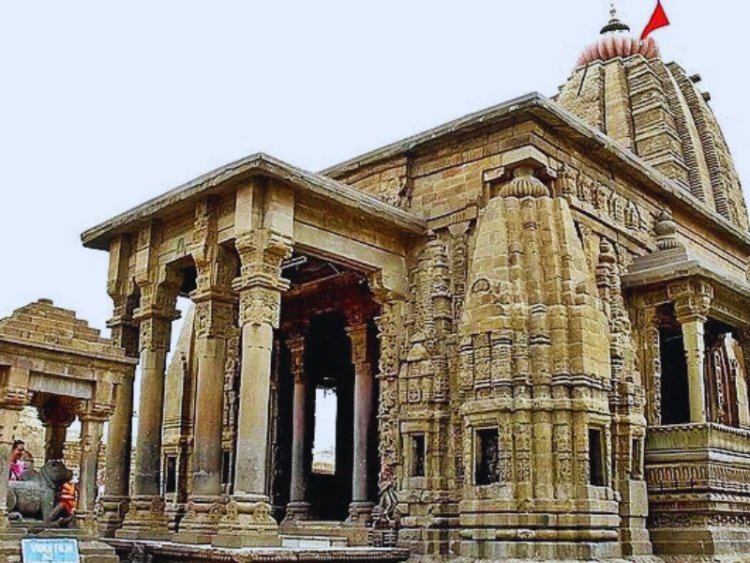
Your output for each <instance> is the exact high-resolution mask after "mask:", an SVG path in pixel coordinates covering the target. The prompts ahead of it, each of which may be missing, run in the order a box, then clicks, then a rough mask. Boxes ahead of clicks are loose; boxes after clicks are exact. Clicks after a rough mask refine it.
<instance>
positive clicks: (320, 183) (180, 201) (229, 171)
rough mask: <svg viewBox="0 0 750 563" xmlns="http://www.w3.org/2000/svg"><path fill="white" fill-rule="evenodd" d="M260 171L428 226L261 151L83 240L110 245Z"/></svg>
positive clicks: (402, 225) (398, 224)
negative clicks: (144, 225)
mask: <svg viewBox="0 0 750 563" xmlns="http://www.w3.org/2000/svg"><path fill="white" fill-rule="evenodd" d="M257 175H261V176H267V177H270V178H274V179H276V180H279V181H281V182H284V183H286V184H287V185H290V186H292V187H293V188H295V189H298V190H304V191H307V192H308V193H311V194H313V195H315V196H317V197H318V198H320V199H322V200H327V201H329V202H333V203H337V204H339V205H341V206H343V207H344V208H347V209H350V210H352V211H353V212H354V211H356V212H358V213H362V214H365V215H367V216H369V217H371V218H373V219H375V220H376V221H379V222H380V223H382V224H384V225H386V226H387V227H390V228H393V229H395V230H397V231H401V232H404V233H407V234H417V235H421V234H424V233H425V232H426V230H427V227H426V223H425V221H424V220H422V219H420V218H418V217H416V216H414V215H412V214H411V213H408V212H406V211H403V210H401V209H398V208H397V207H394V206H392V205H388V204H387V203H384V202H382V201H380V200H379V199H376V198H374V197H372V196H369V195H367V194H365V193H363V192H361V191H360V190H357V189H355V188H353V187H351V186H348V185H347V184H344V183H342V182H338V181H336V180H333V179H331V178H328V177H326V176H323V175H321V174H315V173H313V172H307V171H305V170H302V169H300V168H296V167H294V166H292V165H291V164H287V163H286V162H283V161H281V160H278V159H275V158H273V157H271V156H269V155H267V154H263V153H257V154H254V155H251V156H248V157H246V158H243V159H241V160H238V161H235V162H232V163H230V164H227V165H225V166H222V167H221V168H217V169H216V170H214V171H212V172H209V173H208V174H204V175H203V176H200V177H198V178H196V179H195V180H192V181H191V182H188V183H186V184H183V185H181V186H178V187H176V188H174V189H173V190H170V191H168V192H166V193H164V194H162V195H160V196H158V197H156V198H154V199H152V200H150V201H147V202H146V203H143V204H141V205H139V206H138V207H134V208H133V209H131V210H130V211H126V212H125V213H122V214H120V215H118V216H116V217H114V218H113V219H110V220H109V221H105V222H104V223H101V224H100V225H97V226H96V227H93V228H91V229H88V230H87V231H85V232H84V233H83V234H82V235H81V239H82V240H83V245H84V246H86V247H88V248H97V249H100V250H107V249H108V248H109V242H110V240H111V239H112V238H114V237H115V236H117V235H119V234H122V233H125V232H131V231H133V230H134V229H135V228H137V227H138V226H139V225H141V224H143V223H145V222H146V221H150V220H152V219H158V218H160V217H163V216H164V215H166V214H167V213H169V212H170V211H172V210H174V209H178V208H180V207H182V206H184V205H185V204H187V203H191V202H194V201H197V200H198V199H200V198H201V197H205V196H207V195H212V194H217V193H221V192H222V190H223V189H225V188H226V187H227V186H228V185H231V184H232V183H235V182H237V181H241V180H244V179H247V178H250V177H252V176H257Z"/></svg>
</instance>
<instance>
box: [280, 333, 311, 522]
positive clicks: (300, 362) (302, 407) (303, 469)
mask: <svg viewBox="0 0 750 563" xmlns="http://www.w3.org/2000/svg"><path fill="white" fill-rule="evenodd" d="M286 345H287V348H289V352H290V354H291V364H292V365H291V371H292V377H294V399H293V405H292V409H293V414H292V479H291V485H290V490H289V504H287V507H286V517H285V518H284V523H285V524H293V523H295V522H297V521H299V520H307V519H308V518H309V515H310V503H309V502H307V471H308V467H307V463H306V455H305V432H306V430H305V422H306V419H307V413H306V406H307V375H306V374H305V337H304V336H303V335H302V334H294V335H292V336H290V337H289V338H287V341H286Z"/></svg>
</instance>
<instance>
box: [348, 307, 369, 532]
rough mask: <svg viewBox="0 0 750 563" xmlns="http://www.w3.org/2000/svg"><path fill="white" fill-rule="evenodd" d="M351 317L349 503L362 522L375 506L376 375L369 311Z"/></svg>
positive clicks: (353, 515)
mask: <svg viewBox="0 0 750 563" xmlns="http://www.w3.org/2000/svg"><path fill="white" fill-rule="evenodd" d="M347 320H348V323H349V326H348V327H347V329H346V333H347V335H348V336H349V339H350V340H351V343H352V364H354V470H353V472H352V503H351V505H349V519H348V520H347V522H349V523H350V524H352V525H360V526H361V525H366V524H367V523H369V521H370V520H371V517H372V509H373V508H374V506H375V504H374V503H373V502H372V501H371V500H370V498H369V496H368V488H369V487H368V485H369V481H370V474H369V472H370V467H369V463H368V462H369V448H370V437H371V435H372V422H373V407H374V399H375V378H374V377H373V373H372V366H371V364H370V354H369V351H368V346H367V344H368V341H367V321H368V319H367V316H366V311H364V310H355V311H353V312H352V314H350V315H349V318H348V319H347Z"/></svg>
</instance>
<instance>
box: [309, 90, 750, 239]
mask: <svg viewBox="0 0 750 563" xmlns="http://www.w3.org/2000/svg"><path fill="white" fill-rule="evenodd" d="M529 118H532V119H535V120H537V121H539V122H541V123H543V124H546V125H548V126H549V127H551V128H552V129H554V130H555V131H556V132H557V133H559V134H560V135H561V136H562V137H567V138H568V139H570V140H572V141H574V142H575V143H576V144H578V145H579V146H581V147H582V148H583V149H584V150H585V151H586V153H587V154H588V155H589V156H590V157H591V159H592V160H595V161H597V162H600V163H603V164H608V165H610V166H611V167H612V168H614V169H617V170H619V171H620V172H622V173H623V174H624V175H626V176H629V177H631V178H633V179H634V180H635V181H636V182H639V183H641V184H642V185H643V186H645V187H648V188H649V189H651V190H652V191H653V193H655V194H658V195H661V196H662V197H664V198H665V199H666V200H667V201H669V202H670V203H671V204H673V205H676V206H679V207H680V208H682V209H685V210H686V211H688V213H690V214H692V215H694V216H698V217H700V218H702V219H707V220H709V221H710V223H711V224H712V225H714V226H715V227H716V228H717V230H719V231H721V232H722V233H723V234H726V235H729V236H730V237H731V238H732V239H733V240H735V241H736V242H739V243H740V244H742V245H743V246H744V248H745V249H746V250H750V234H748V233H747V232H743V231H741V230H740V229H738V228H737V227H735V226H734V225H733V224H732V223H731V222H730V221H729V220H728V219H726V218H725V217H723V216H721V215H719V214H718V213H716V212H715V211H713V210H712V209H710V208H708V207H707V206H706V205H705V204H704V203H703V202H702V201H700V200H699V199H698V198H696V197H695V196H694V195H692V194H691V193H689V192H687V191H686V190H684V189H683V188H681V187H680V186H678V185H677V184H676V183H675V182H673V181H672V180H670V179H669V178H667V177H666V176H664V175H663V174H661V173H660V172H658V171H657V170H656V169H655V168H653V167H652V166H650V165H649V164H647V163H646V162H644V161H643V160H641V159H640V158H639V157H638V156H636V155H635V154H634V153H632V152H630V151H629V150H627V149H626V148H625V147H623V146H622V145H620V144H619V143H617V142H616V141H614V140H613V139H611V138H610V137H608V136H607V135H605V134H604V133H602V132H601V131H599V130H597V129H595V128H593V127H591V126H590V125H588V124H587V123H585V122H584V121H582V120H581V119H580V118H578V117H576V116H575V115H573V114H572V113H570V112H568V111H567V110H566V109H564V108H562V107H561V106H560V105H559V104H557V103H556V102H554V101H552V100H550V99H549V98H547V97H546V96H543V95H542V94H539V93H532V94H527V95H525V96H521V97H519V98H515V99H513V100H510V101H508V102H505V103H502V104H499V105H496V106H492V107H490V108H487V109H485V110H482V111H479V112H476V113H471V114H469V115H466V116H464V117H461V118H459V119H456V120H454V121H450V122H448V123H446V124H444V125H440V126H439V127H435V128H434V129H430V130H428V131H425V132H424V133H419V134H417V135H414V136H412V137H408V138H406V139H404V140H402V141H398V142H396V143H392V144H390V145H386V146H385V147H382V148H380V149H376V150H374V151H371V152H368V153H365V154H363V155H361V156H359V157H356V158H353V159H350V160H347V161H345V162H343V163H341V164H338V165H336V166H332V167H330V168H327V169H325V170H322V171H321V172H320V173H321V174H323V175H326V176H331V177H333V178H336V177H341V176H343V175H345V174H350V173H352V172H355V171H356V170H358V169H359V168H361V167H363V166H368V165H371V164H375V163H377V162H381V161H384V160H387V159H389V158H393V157H398V156H403V155H407V154H409V153H416V152H418V151H423V150H427V149H428V148H429V147H430V146H432V145H433V144H437V143H445V142H446V140H448V139H449V138H450V137H451V136H454V135H459V134H460V135H466V134H469V133H471V132H472V131H476V130H479V129H484V128H486V127H489V126H495V127H498V128H499V127H505V126H512V125H513V124H514V123H518V122H521V121H523V120H525V119H529Z"/></svg>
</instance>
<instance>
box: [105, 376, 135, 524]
mask: <svg viewBox="0 0 750 563" xmlns="http://www.w3.org/2000/svg"><path fill="white" fill-rule="evenodd" d="M134 380H135V373H134V372H133V373H130V374H129V375H128V376H127V377H126V378H125V379H124V381H123V382H122V383H121V384H120V386H119V387H118V388H117V402H116V404H115V410H114V412H113V413H112V416H111V418H110V420H109V428H108V431H107V461H106V464H107V469H106V471H107V473H106V475H107V478H106V480H105V482H104V495H103V496H102V498H101V507H102V513H101V516H100V517H99V529H100V532H101V533H102V535H103V536H105V537H111V536H114V534H115V531H116V530H118V529H119V528H120V527H121V526H122V521H123V519H124V518H125V514H127V511H128V508H129V506H130V459H131V449H132V448H131V443H132V440H133V382H134Z"/></svg>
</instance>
